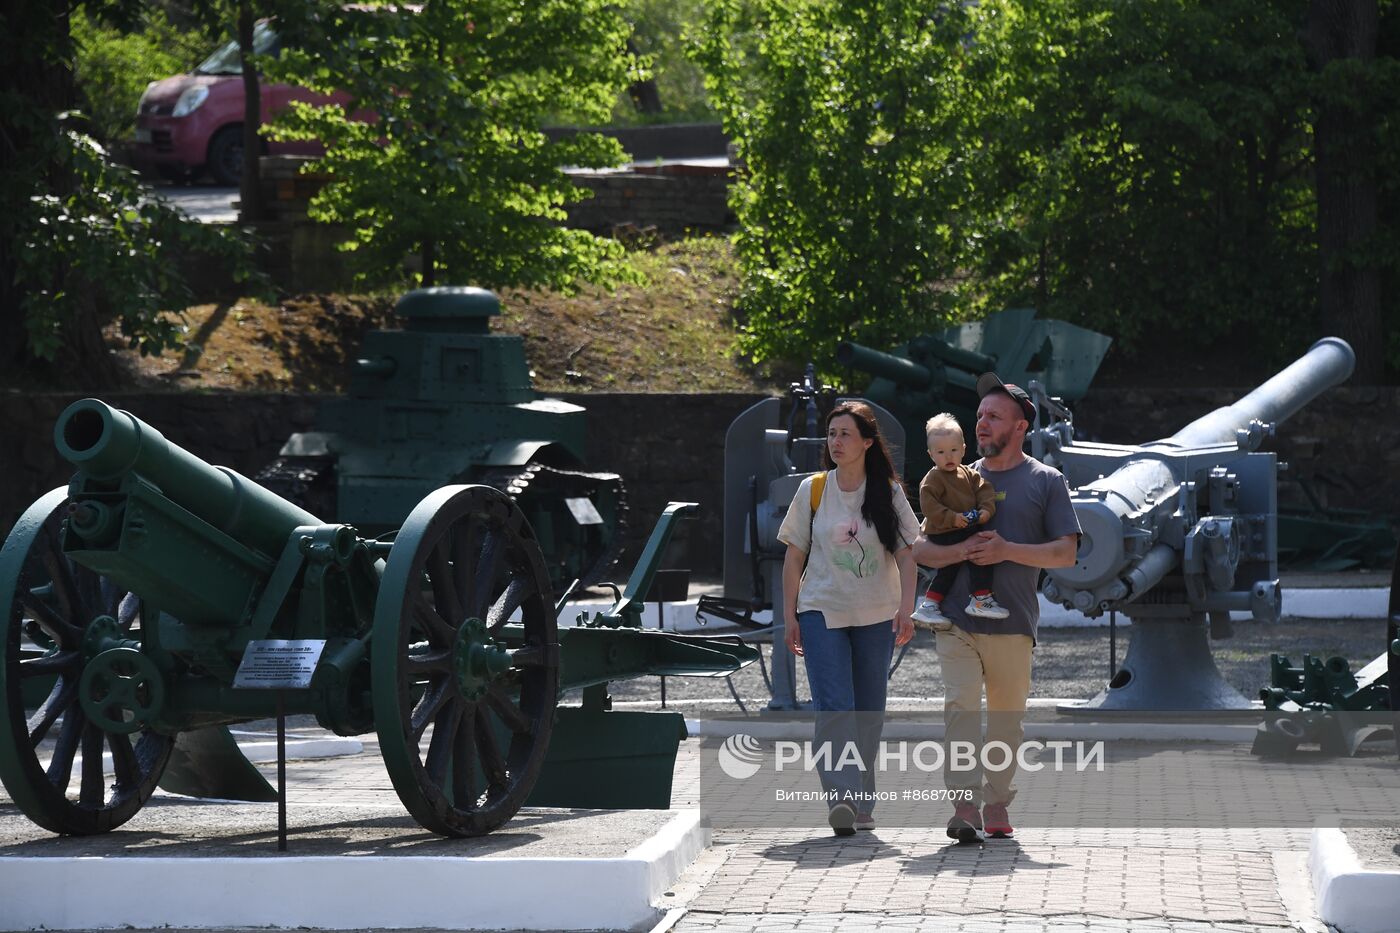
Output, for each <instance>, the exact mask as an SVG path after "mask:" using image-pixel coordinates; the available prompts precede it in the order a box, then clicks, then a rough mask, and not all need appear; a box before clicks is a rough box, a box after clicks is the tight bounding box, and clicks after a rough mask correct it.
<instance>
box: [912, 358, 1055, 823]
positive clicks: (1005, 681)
mask: <svg viewBox="0 0 1400 933" xmlns="http://www.w3.org/2000/svg"><path fill="white" fill-rule="evenodd" d="M977 394H978V395H979V396H980V397H981V403H980V404H979V405H978V407H977V452H978V453H979V454H981V455H982V459H981V460H978V461H977V462H975V463H974V464H972V468H973V469H974V470H976V471H977V472H979V473H980V474H982V476H983V478H984V479H986V480H987V481H988V482H990V483H991V484H992V487H993V488H994V489H995V490H996V503H997V507H996V514H995V515H994V516H993V517H992V519H991V521H989V522H988V523H987V524H986V526H985V528H984V529H983V530H982V531H980V532H978V533H977V534H976V535H974V536H973V537H971V538H969V539H968V540H967V541H965V542H963V543H961V544H953V545H937V544H933V543H932V542H930V541H928V540H927V539H925V538H920V539H919V542H918V543H917V544H916V545H915V546H914V557H915V560H917V561H918V563H920V564H922V565H924V566H928V567H942V566H945V565H948V564H952V563H956V562H958V561H971V562H972V563H974V564H982V565H986V564H995V565H996V566H995V567H994V571H993V572H994V577H993V590H994V591H995V592H996V594H997V598H998V600H1000V602H1001V604H1002V605H1003V606H1004V607H1006V609H1007V610H1008V611H1009V613H1010V614H1009V617H1008V618H1006V619H1000V620H992V619H981V618H971V617H969V616H968V615H967V614H966V613H965V612H964V611H963V609H962V607H963V606H965V605H966V604H967V602H968V595H969V594H968V572H967V568H965V567H964V568H963V569H962V570H961V571H960V572H959V573H958V576H957V578H956V579H955V580H954V581H953V585H952V587H951V588H950V589H949V592H948V593H947V596H946V598H945V599H944V600H943V606H944V610H943V612H944V614H945V615H946V616H947V617H948V618H949V620H951V621H952V623H953V627H952V628H950V629H947V630H946V631H940V632H938V633H937V634H936V636H935V637H936V639H937V649H938V658H939V662H940V663H941V665H942V668H943V681H944V683H945V684H946V686H947V696H946V697H945V699H944V706H943V722H944V726H945V730H944V741H945V743H946V744H947V748H948V751H949V754H948V755H947V756H946V758H945V762H946V764H945V767H944V776H945V780H946V783H947V788H948V790H950V791H952V792H954V794H955V796H954V800H955V805H956V811H955V813H954V815H953V818H952V820H950V821H949V823H948V835H949V837H950V838H953V839H957V840H958V841H959V842H975V841H977V840H979V839H982V838H985V836H986V835H992V836H995V837H998V838H1005V837H1008V836H1010V835H1011V833H1012V827H1011V821H1010V817H1009V815H1008V813H1007V807H1008V806H1009V805H1010V803H1011V801H1012V799H1013V798H1014V797H1015V795H1016V790H1015V788H1014V786H1013V779H1014V777H1015V774H1016V753H1017V752H1018V750H1019V749H1020V745H1021V738H1022V735H1023V730H1022V728H1021V721H1022V719H1023V718H1024V716H1025V711H1026V700H1027V698H1028V697H1029V696H1030V689H1031V648H1032V647H1033V646H1034V645H1035V635H1036V624H1037V622H1038V621H1039V620H1040V604H1039V602H1038V601H1037V599H1036V588H1037V585H1038V584H1039V578H1040V571H1041V569H1042V568H1050V567H1068V566H1071V565H1072V564H1073V563H1074V561H1075V554H1076V550H1077V547H1078V541H1079V534H1080V529H1079V520H1078V519H1077V518H1076V517H1075V514H1074V507H1073V505H1071V503H1070V497H1069V486H1068V484H1067V483H1066V482H1065V478H1064V476H1062V475H1061V474H1060V473H1059V472H1058V471H1056V470H1053V469H1051V468H1050V467H1047V466H1045V465H1044V464H1042V463H1041V462H1040V461H1038V460H1035V459H1034V458H1032V457H1028V456H1026V454H1025V453H1024V451H1023V449H1022V448H1023V446H1024V443H1025V439H1026V432H1027V431H1028V430H1029V429H1030V425H1031V422H1032V421H1034V420H1035V405H1034V404H1033V403H1032V402H1031V399H1030V396H1029V395H1027V394H1026V392H1025V390H1024V389H1021V388H1020V387H1019V386H1015V385H1010V384H1007V383H1003V382H1002V381H1001V379H999V378H998V377H997V375H996V374H995V373H985V374H984V375H983V376H982V377H981V378H980V379H978V380H977ZM984 689H985V691H986V696H987V711H988V723H987V731H986V744H987V745H991V744H992V743H994V742H1001V743H1005V746H1006V748H1007V749H1009V753H1002V754H989V755H988V756H987V763H988V764H989V765H991V767H988V768H986V769H985V773H984V769H983V768H982V766H981V765H982V761H983V754H982V752H983V748H984V744H983V741H982V713H981V710H982V694H983V691H984ZM955 742H964V743H970V746H971V747H972V748H974V749H975V751H976V755H975V756H974V759H975V764H974V765H973V767H971V768H968V767H966V766H965V762H959V761H958V759H957V756H955V755H953V754H952V752H953V750H954V749H955V748H956V747H958V746H955V745H954V743H955ZM962 747H968V746H962ZM996 751H998V752H1001V749H999V748H998V749H997V750H996ZM1002 759H1008V760H1007V766H1006V767H1005V768H1001V767H997V766H998V765H1000V764H1001V761H1002ZM959 792H960V795H959Z"/></svg>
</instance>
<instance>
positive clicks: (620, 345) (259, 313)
mask: <svg viewBox="0 0 1400 933" xmlns="http://www.w3.org/2000/svg"><path fill="white" fill-rule="evenodd" d="M630 259H631V262H632V264H633V267H634V268H636V269H637V270H638V271H639V272H640V273H641V274H642V275H643V277H644V279H645V282H644V284H642V285H625V286H622V287H619V288H618V289H617V290H616V291H615V292H611V293H610V292H608V291H606V290H604V289H600V288H591V287H590V288H585V289H584V290H583V291H582V292H581V293H580V294H578V295H574V296H572V297H564V296H561V295H558V294H555V293H553V292H544V291H523V290H507V291H505V292H503V293H502V295H501V303H502V314H501V316H500V317H499V318H497V319H496V320H495V321H493V322H492V329H493V330H494V331H495V332H497V333H504V334H519V335H521V336H523V337H524V339H525V352H526V357H527V359H528V360H529V362H530V366H531V368H532V370H533V371H534V374H535V387H536V388H537V389H539V390H541V391H544V392H550V391H560V390H565V389H575V390H597V391H604V392H609V391H613V392H629V391H630V392H638V391H644V392H676V391H681V392H684V391H696V392H698V391H725V390H733V391H752V390H754V389H762V388H764V387H765V383H764V382H763V381H762V379H761V378H760V377H759V376H758V375H757V374H756V373H755V371H754V370H753V368H752V367H749V366H746V365H745V364H744V362H743V361H742V360H740V359H739V356H738V354H737V352H736V350H735V344H734V330H733V323H732V307H733V302H734V297H735V295H736V294H737V292H738V279H737V274H736V270H735V268H734V258H733V253H732V249H731V247H730V244H729V241H728V240H726V239H720V238H702V239H693V240H686V241H681V242H677V243H670V244H665V245H661V246H658V247H655V248H652V249H638V250H635V251H633V252H632V253H631V255H630ZM396 297H397V296H394V295H379V296H375V295H369V296H350V295H297V296H291V297H288V298H286V299H283V300H282V301H280V302H278V303H277V304H275V305H269V304H265V303H262V302H259V301H253V300H248V299H243V300H239V301H235V302H227V303H224V304H217V305H196V306H194V307H192V308H189V309H187V310H186V311H185V313H184V325H185V327H186V328H187V339H188V341H189V346H188V347H187V349H186V350H185V352H184V353H182V354H180V353H177V354H169V355H167V356H164V357H159V358H139V357H137V356H135V355H134V354H131V353H129V352H128V351H122V352H123V353H124V354H126V355H127V356H128V362H129V363H130V364H131V366H132V368H133V372H134V376H135V379H136V381H138V382H139V383H142V384H145V385H148V386H149V385H164V386H172V387H173V386H179V387H182V388H206V389H232V390H261V391H267V390H274V391H275V390H287V391H317V392H334V391H339V390H341V389H343V388H344V387H345V378H346V374H347V372H348V369H349V366H348V362H349V359H350V358H351V357H352V355H353V354H354V353H355V352H356V350H357V349H358V346H359V343H360V340H361V338H362V337H363V335H364V333H365V332H366V331H368V330H370V329H372V328H376V327H385V326H389V327H392V326H396V325H395V324H394V322H393V315H392V310H393V304H394V300H395V298H396Z"/></svg>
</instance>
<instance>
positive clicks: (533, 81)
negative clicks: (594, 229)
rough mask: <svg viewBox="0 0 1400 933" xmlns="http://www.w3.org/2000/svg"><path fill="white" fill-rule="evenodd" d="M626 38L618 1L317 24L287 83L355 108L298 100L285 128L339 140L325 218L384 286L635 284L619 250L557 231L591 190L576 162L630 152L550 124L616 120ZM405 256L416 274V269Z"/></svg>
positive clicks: (505, 0)
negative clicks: (579, 179)
mask: <svg viewBox="0 0 1400 933" xmlns="http://www.w3.org/2000/svg"><path fill="white" fill-rule="evenodd" d="M628 32H629V27H628V26H627V24H626V23H625V21H624V20H623V19H622V18H621V16H620V15H619V14H618V11H617V9H616V7H615V5H614V4H612V3H611V2H608V0H536V2H526V0H428V2H427V3H424V4H423V5H422V7H421V9H411V8H408V7H386V8H381V9H379V10H373V11H370V10H364V9H350V8H341V9H338V10H336V11H333V12H329V13H327V14H326V15H325V17H324V18H322V19H321V20H319V21H315V22H312V23H309V24H307V25H306V26H305V27H304V34H303V37H302V41H301V42H300V43H299V45H300V46H301V47H302V48H303V49H305V50H308V51H302V52H296V51H288V52H287V53H285V54H284V56H283V61H282V64H281V66H280V68H279V73H280V75H281V76H282V77H283V78H285V79H286V80H289V81H294V82H296V83H299V84H303V85H306V86H308V87H311V88H313V89H315V90H317V91H320V92H323V93H325V94H331V93H332V92H335V91H342V92H345V93H347V94H348V95H349V98H350V100H349V102H348V103H346V104H345V105H344V106H339V105H334V104H332V105H325V106H313V105H298V106H296V107H295V108H294V109H293V110H292V111H290V112H289V115H288V116H287V117H285V118H284V119H283V120H282V121H280V129H278V130H276V132H280V133H281V134H283V135H284V136H289V137H292V138H315V139H320V140H322V141H324V143H325V144H326V147H327V152H326V155H325V157H324V158H323V159H321V160H320V161H319V162H318V163H317V164H316V165H315V167H314V169H313V170H315V171H320V172H325V173H326V174H327V175H329V177H330V182H329V183H328V184H327V185H326V186H325V188H324V189H322V191H321V192H320V193H319V194H318V195H317V196H316V197H315V199H314V200H313V201H312V204H311V209H310V210H311V216H312V217H314V218H316V219H318V220H323V221H326V222H329V223H337V224H343V225H345V226H346V227H347V228H349V229H350V230H351V232H352V233H351V239H350V240H349V242H348V243H347V244H346V246H347V247H348V248H349V249H350V250H351V252H352V257H351V258H352V260H353V263H354V266H355V267H356V269H357V271H358V273H359V274H360V276H361V277H362V278H363V279H364V280H366V281H368V282H371V283H378V284H390V283H394V284H396V283H399V282H402V281H404V280H405V279H406V278H407V279H408V280H410V281H413V280H421V281H422V282H423V283H425V284H432V283H434V282H436V281H438V280H440V279H441V280H442V281H447V282H451V283H467V282H470V283H473V284H480V285H485V286H488V287H503V286H510V285H525V286H533V285H545V286H551V287H555V288H560V289H564V290H566V291H567V290H570V289H573V288H575V287H577V285H578V284H579V283H580V282H583V281H589V280H594V281H609V280H616V279H618V278H620V277H623V276H626V275H627V272H626V267H625V266H624V265H623V264H622V263H621V262H620V259H621V247H620V246H619V245H618V244H616V243H615V242H613V241H611V240H606V239H602V238H599V237H595V236H592V235H591V234H589V233H586V232H584V231H581V230H571V229H568V228H566V227H563V226H560V225H559V223H558V222H559V221H561V220H563V219H564V216H565V215H564V210H563V208H564V205H566V204H568V203H570V202H572V201H576V200H578V199H580V198H582V197H585V196H587V195H586V192H584V191H583V190H582V189H580V188H578V187H577V186H575V185H574V184H573V183H572V182H570V181H569V179H568V176H567V175H565V174H564V172H563V171H562V167H563V166H568V165H573V166H581V167H590V168H604V167H609V166H613V165H617V164H619V163H620V162H621V161H622V150H621V148H620V146H619V145H618V144H617V143H616V141H615V140H611V139H608V138H605V137H601V136H598V135H596V134H588V133H580V134H578V135H575V136H571V137H568V138H565V139H550V138H548V137H546V136H545V135H544V134H543V133H542V132H541V131H540V124H541V121H542V118H543V116H544V115H545V114H548V113H551V112H559V111H565V112H570V113H574V114H578V115H581V117H582V118H584V119H591V120H593V121H596V122H602V121H603V120H604V119H605V118H606V116H607V114H608V112H609V110H610V108H611V106H612V104H613V101H614V100H615V99H616V97H617V95H618V93H619V92H620V91H621V89H622V88H624V87H626V86H627V84H628V82H629V68H630V57H629V56H628V55H627V53H626V51H625V48H626V42H627V37H628ZM309 50H314V52H312V51H309ZM406 255H413V256H417V257H418V258H419V269H418V271H416V272H410V273H406V272H405V270H404V257H405V256H406Z"/></svg>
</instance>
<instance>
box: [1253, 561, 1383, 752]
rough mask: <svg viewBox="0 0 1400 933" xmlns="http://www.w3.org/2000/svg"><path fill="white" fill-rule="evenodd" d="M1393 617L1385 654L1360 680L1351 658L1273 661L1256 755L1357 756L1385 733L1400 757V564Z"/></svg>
mask: <svg viewBox="0 0 1400 933" xmlns="http://www.w3.org/2000/svg"><path fill="white" fill-rule="evenodd" d="M1397 556H1400V555H1397ZM1388 615H1389V619H1388V620H1387V623H1386V632H1385V650H1384V651H1382V652H1381V654H1380V655H1379V656H1378V657H1377V658H1376V659H1375V660H1374V661H1372V662H1371V663H1370V664H1367V665H1366V666H1365V667H1364V668H1362V669H1361V670H1360V671H1359V672H1357V673H1355V674H1353V673H1352V671H1351V665H1350V664H1349V663H1347V660H1346V659H1345V658H1328V659H1327V661H1326V662H1325V663H1324V662H1323V661H1322V660H1321V659H1320V658H1315V657H1312V656H1310V655H1306V654H1305V655H1303V664H1302V666H1301V667H1294V666H1293V664H1292V662H1290V661H1289V660H1288V658H1286V657H1284V656H1283V655H1279V654H1275V655H1271V656H1270V658H1269V685H1268V686H1267V687H1264V688H1262V689H1261V690H1260V691H1259V699H1260V700H1262V701H1263V702H1264V708H1265V709H1266V710H1268V711H1269V712H1268V713H1267V714H1266V715H1265V717H1264V721H1263V722H1261V723H1260V724H1259V729H1258V732H1257V733H1256V734H1255V736H1254V747H1253V749H1252V751H1253V752H1254V754H1256V755H1287V754H1290V753H1292V752H1293V751H1294V750H1295V749H1297V747H1298V746H1299V745H1301V744H1303V743H1308V744H1316V745H1318V746H1319V749H1320V751H1321V752H1322V754H1324V755H1348V756H1349V755H1355V754H1356V751H1357V749H1358V748H1359V747H1360V746H1361V743H1362V742H1364V741H1366V740H1367V739H1368V738H1370V737H1371V736H1372V735H1373V734H1374V733H1376V732H1383V731H1389V732H1390V733H1391V735H1392V736H1393V738H1394V741H1395V749H1396V752H1397V753H1400V560H1397V561H1396V562H1395V565H1394V569H1393V570H1392V571H1391V575H1390V605H1389V611H1388Z"/></svg>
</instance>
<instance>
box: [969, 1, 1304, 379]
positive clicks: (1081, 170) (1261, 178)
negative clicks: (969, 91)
mask: <svg viewBox="0 0 1400 933" xmlns="http://www.w3.org/2000/svg"><path fill="white" fill-rule="evenodd" d="M1299 26H1300V20H1299V11H1298V10H1297V8H1296V4H1292V3H1286V2H1281V0H1280V2H1258V0H1219V2H1213V3H1198V2H1175V3H1150V4H1143V3H1137V2H1133V0H1045V2H1039V3H1022V2H1001V3H988V4H985V5H983V6H982V7H981V8H980V9H979V28H978V31H977V52H976V55H975V69H976V73H975V76H974V77H973V79H972V80H971V81H970V84H971V85H972V86H973V87H974V88H975V89H976V96H975V97H973V98H971V99H970V100H969V101H967V104H968V106H969V108H970V109H971V110H972V111H973V112H974V113H976V114H977V116H976V125H977V127H978V129H977V132H976V133H975V136H976V137H977V138H979V139H981V140H982V141H983V146H982V149H981V152H982V153H983V158H981V159H979V160H978V169H977V175H978V179H979V181H978V185H979V188H980V194H981V196H980V197H979V198H978V200H977V213H978V215H979V216H980V217H981V218H982V222H983V223H984V224H985V230H984V231H983V232H984V239H983V242H984V244H985V248H983V249H981V250H978V251H976V252H975V253H973V254H972V255H971V256H970V257H969V271H970V272H971V273H972V274H971V276H970V280H969V284H970V286H971V287H970V289H969V290H968V293H967V295H966V298H967V300H969V301H973V302H976V303H978V304H981V305H983V306H986V307H997V306H1001V305H1004V304H1006V303H1008V302H1014V301H1027V300H1029V301H1031V302H1032V303H1034V304H1035V305H1036V306H1038V307H1039V308H1040V309H1041V310H1042V311H1043V312H1045V313H1048V314H1053V315H1056V316H1061V317H1067V318H1069V319H1071V320H1076V321H1079V322H1081V323H1084V324H1087V325H1089V326H1092V327H1097V328H1099V329H1102V330H1104V331H1106V332H1108V333H1110V334H1112V335H1113V336H1114V337H1115V338H1117V339H1119V340H1120V341H1122V342H1123V343H1124V344H1125V345H1127V346H1129V347H1133V348H1140V347H1142V346H1145V345H1147V344H1148V343H1149V342H1150V341H1151V340H1155V339H1157V338H1158V337H1159V336H1160V335H1162V334H1163V333H1168V334H1176V335H1189V336H1190V337H1191V339H1194V340H1200V341H1211V340H1218V339H1224V338H1231V337H1245V336H1250V337H1251V338H1252V339H1251V340H1250V343H1251V344H1252V348H1253V350H1254V352H1260V351H1262V352H1264V353H1265V354H1268V355H1271V356H1277V355H1280V354H1283V353H1286V352H1291V351H1292V349H1294V347H1293V346H1289V347H1285V346H1284V344H1285V343H1287V342H1288V341H1290V340H1296V339H1297V338H1298V335H1299V333H1300V331H1302V332H1307V333H1315V326H1316V325H1315V298H1314V291H1313V286H1312V283H1313V282H1314V281H1315V280H1316V275H1317V261H1316V244H1315V234H1314V227H1313V211H1312V198H1313V192H1312V179H1311V171H1310V158H1311V155H1310V150H1309V135H1308V123H1309V103H1310V94H1311V90H1310V80H1311V79H1310V77H1309V74H1308V69H1307V63H1306V60H1305V57H1304V55H1303V50H1302V47H1301V45H1300V44H1299V42H1298V40H1297V30H1298V28H1299Z"/></svg>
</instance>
